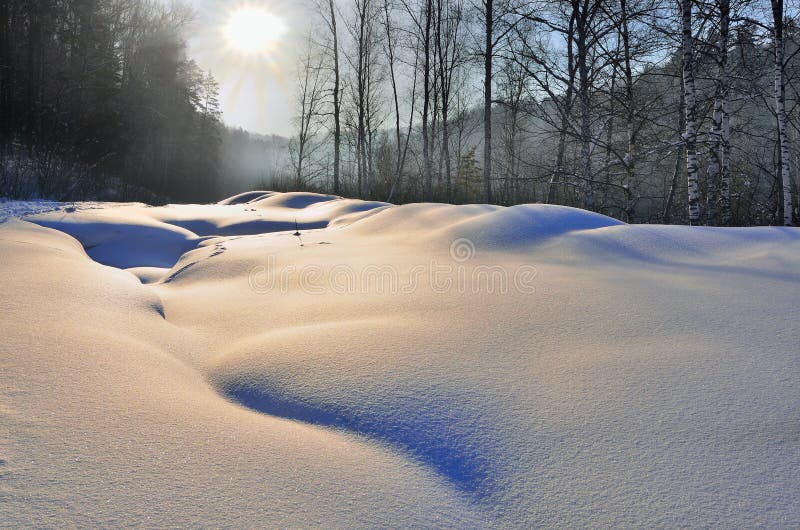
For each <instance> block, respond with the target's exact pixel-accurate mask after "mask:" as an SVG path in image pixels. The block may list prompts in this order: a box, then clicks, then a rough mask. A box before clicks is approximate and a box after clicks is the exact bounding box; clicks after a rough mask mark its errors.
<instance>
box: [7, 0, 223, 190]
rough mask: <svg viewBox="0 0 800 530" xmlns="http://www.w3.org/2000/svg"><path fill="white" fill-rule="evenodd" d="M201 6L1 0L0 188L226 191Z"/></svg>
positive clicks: (131, 0)
mask: <svg viewBox="0 0 800 530" xmlns="http://www.w3.org/2000/svg"><path fill="white" fill-rule="evenodd" d="M191 15H192V14H191V12H190V11H189V10H187V9H184V8H181V7H180V6H178V5H177V4H175V5H171V6H166V5H165V3H163V2H160V1H157V0H69V1H66V0H24V1H23V0H0V195H4V196H11V197H36V196H38V197H48V198H56V199H81V198H99V199H116V200H131V199H137V200H149V201H151V202H163V201H165V200H176V201H202V200H209V199H217V198H218V189H219V187H220V182H219V181H220V161H221V155H220V148H221V142H222V134H223V128H222V125H221V121H220V111H219V104H218V102H217V84H216V82H215V81H214V79H213V78H212V77H211V76H210V75H209V74H207V73H205V72H203V71H202V70H201V69H200V68H198V66H197V65H196V64H195V63H194V62H193V61H191V60H189V59H188V58H187V57H186V54H185V41H184V38H183V33H184V31H185V29H186V26H187V24H188V23H189V21H190V19H191Z"/></svg>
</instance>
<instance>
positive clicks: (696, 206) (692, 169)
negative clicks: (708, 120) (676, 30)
mask: <svg viewBox="0 0 800 530" xmlns="http://www.w3.org/2000/svg"><path fill="white" fill-rule="evenodd" d="M681 15H682V17H681V18H682V24H681V26H682V41H683V93H684V103H683V106H684V113H685V114H686V123H685V127H686V129H685V131H684V134H683V140H684V143H685V144H686V177H687V182H688V187H689V224H690V225H693V226H694V225H698V224H700V199H699V193H698V185H697V116H696V114H697V101H696V97H695V88H694V52H693V43H692V0H681Z"/></svg>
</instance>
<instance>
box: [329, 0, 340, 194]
mask: <svg viewBox="0 0 800 530" xmlns="http://www.w3.org/2000/svg"><path fill="white" fill-rule="evenodd" d="M329 6H330V13H331V24H330V28H331V33H332V36H333V193H335V194H337V195H338V194H339V193H340V192H341V190H340V184H339V180H340V176H339V171H340V169H339V168H340V166H341V158H342V154H341V146H342V123H341V104H340V102H339V38H338V35H337V34H336V10H335V8H334V6H333V0H329Z"/></svg>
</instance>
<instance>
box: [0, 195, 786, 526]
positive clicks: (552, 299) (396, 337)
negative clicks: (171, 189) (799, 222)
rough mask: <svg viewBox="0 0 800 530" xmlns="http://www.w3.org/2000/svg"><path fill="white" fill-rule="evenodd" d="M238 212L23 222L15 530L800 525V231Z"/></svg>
mask: <svg viewBox="0 0 800 530" xmlns="http://www.w3.org/2000/svg"><path fill="white" fill-rule="evenodd" d="M223 202H224V203H225V204H218V205H205V206H202V205H171V206H166V207H160V208H153V207H147V206H144V205H141V204H127V205H111V204H107V205H103V204H97V203H93V204H81V203H78V204H74V205H72V204H61V205H59V204H52V203H51V204H47V205H42V204H36V205H30V204H20V203H8V202H6V203H0V212H5V213H0V279H1V280H0V281H2V284H0V287H1V288H2V297H0V334H1V336H2V341H0V521H1V522H2V523H0V526H26V527H31V526H146V527H164V526H212V527H213V526H234V527H259V526H268V527H276V526H280V527H309V526H312V527H314V526H317V527H375V526H379V527H385V526H391V527H408V526H411V527H419V526H425V527H487V526H489V527H500V528H502V527H509V526H513V527H531V526H552V527H569V528H573V527H587V526H591V527H603V526H607V525H613V526H624V527H631V526H646V527H652V526H659V527H664V526H667V527H676V526H693V527H697V526H704V527H705V526H723V527H755V526H770V527H798V526H800V385H798V381H799V380H800V332H799V331H798V326H797V322H798V318H800V303H799V302H798V300H799V299H800V230H797V229H786V228H752V229H713V228H689V227H671V226H669V227H668V226H641V225H640V226H628V225H624V224H621V223H619V222H617V221H615V220H613V219H610V218H607V217H603V216H600V215H596V214H590V213H587V212H583V211H580V210H574V209H570V208H563V207H555V206H541V205H538V206H517V207H512V208H500V207H490V206H478V205H474V206H447V205H431V204H417V205H407V206H391V205H387V204H384V203H365V202H361V201H355V200H346V199H339V198H336V197H331V196H322V195H311V194H280V193H267V192H263V193H253V194H249V195H246V196H242V197H238V198H232V199H229V200H228V201H223ZM24 214H31V215H28V216H27V217H25V218H24V220H20V219H18V217H20V216H21V215H24ZM296 230H299V233H300V236H299V237H298V236H295V235H293V233H295V231H296Z"/></svg>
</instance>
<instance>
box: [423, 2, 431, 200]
mask: <svg viewBox="0 0 800 530" xmlns="http://www.w3.org/2000/svg"><path fill="white" fill-rule="evenodd" d="M432 3H433V0H426V2H425V34H424V36H423V42H422V50H423V55H424V65H423V69H424V71H423V73H422V76H423V84H424V87H423V100H422V163H423V184H422V196H423V200H425V201H430V200H431V195H432V188H433V180H432V179H433V176H432V170H431V154H430V138H429V131H428V125H429V124H428V115H429V113H430V106H431V73H430V68H431V15H432V8H433V6H432Z"/></svg>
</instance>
